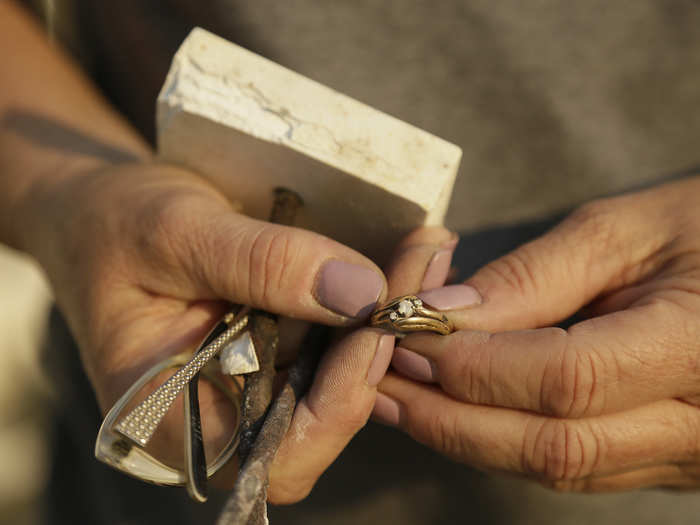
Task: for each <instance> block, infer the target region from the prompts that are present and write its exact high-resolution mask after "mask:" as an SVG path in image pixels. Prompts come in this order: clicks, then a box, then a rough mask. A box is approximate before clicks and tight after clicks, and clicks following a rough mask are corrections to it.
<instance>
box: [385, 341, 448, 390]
mask: <svg viewBox="0 0 700 525" xmlns="http://www.w3.org/2000/svg"><path fill="white" fill-rule="evenodd" d="M391 366H393V367H394V369H395V370H396V371H397V372H398V373H400V374H401V375H404V376H406V377H408V378H409V379H415V380H416V381H422V382H423V383H434V382H435V381H436V376H437V374H436V373H435V367H434V366H433V364H432V363H431V362H430V360H428V358H427V357H424V356H422V355H420V354H417V353H416V352H413V351H412V350H408V349H406V348H402V347H400V346H397V347H396V348H395V349H394V357H393V358H392V359H391Z"/></svg>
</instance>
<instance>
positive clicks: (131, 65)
mask: <svg viewBox="0 0 700 525" xmlns="http://www.w3.org/2000/svg"><path fill="white" fill-rule="evenodd" d="M56 1H57V2H59V3H60V2H61V1H63V2H64V3H65V2H66V1H67V0H56ZM73 2H75V3H76V5H77V6H78V9H77V10H76V11H75V12H77V13H80V14H81V16H82V18H81V23H80V24H72V26H73V27H75V26H76V25H77V26H78V27H80V28H81V29H82V32H83V33H84V34H83V42H84V45H83V53H82V56H91V64H92V66H93V67H94V69H95V70H96V71H97V73H98V74H99V76H100V78H101V79H102V80H103V82H104V83H105V85H106V87H107V89H108V91H109V92H110V93H111V94H112V95H113V96H114V98H115V99H116V100H117V102H118V103H119V104H120V106H121V107H122V108H123V109H124V110H125V111H126V112H127V114H128V115H130V116H131V117H132V118H133V119H134V120H135V121H136V122H137V123H138V124H139V126H140V127H141V128H142V129H144V130H145V132H146V133H147V134H148V135H150V134H151V129H152V119H153V117H152V108H153V105H154V100H155V96H154V95H155V93H156V92H157V89H158V87H159V86H160V84H161V83H162V80H163V78H164V74H165V71H166V70H167V62H168V60H169V56H170V55H171V54H172V52H173V51H174V49H175V48H176V46H177V45H178V44H179V41H180V40H181V38H183V37H184V35H185V34H186V32H187V31H188V30H189V28H190V27H191V26H192V25H194V24H199V25H202V26H203V27H205V28H208V29H211V30H212V31H214V32H216V33H218V34H221V35H222V36H225V37H227V38H229V39H232V40H234V41H236V42H238V43H241V44H242V45H244V46H248V47H250V48H253V49H254V50H256V51H258V52H260V53H262V54H263V55H266V56H268V57H270V58H272V59H274V60H276V61H278V62H280V63H282V64H283V65H285V66H288V67H290V68H292V69H295V70H297V71H299V72H301V73H303V74H305V75H308V76H310V77H311V78H314V79H316V80H319V81H320V82H323V83H325V84H328V85H330V86H332V87H334V88H336V89H338V90H340V91H341V92H345V93H347V94H349V95H351V96H353V97H356V98H358V99H360V100H362V101H364V102H367V103H369V104H371V105H373V106H376V107H378V108H379V109H382V110H384V111H386V112H388V113H390V114H393V115H395V116H398V117H399V118H402V119H404V120H407V121H408V122H411V123H413V124H415V125H417V126H419V127H422V128H425V129H427V130H428V131H431V132H433V133H435V134H437V135H439V136H442V137H444V138H446V139H447V140H450V141H452V142H454V143H456V144H458V145H459V146H461V147H462V149H463V150H464V158H463V162H462V170H461V173H460V176H459V179H458V183H457V187H456V191H455V198H454V202H453V205H452V208H451V210H450V213H449V220H448V222H449V225H450V226H452V227H454V228H456V229H459V230H465V229H470V230H473V229H478V228H481V227H484V226H486V225H489V224H503V223H508V222H511V221H515V220H519V219H523V218H531V217H537V216H541V215H545V214H548V213H549V212H551V211H553V210H558V209H560V208H562V207H568V206H570V205H573V204H576V203H579V202H582V201H584V200H587V199H589V198H591V197H593V196H596V195H600V194H604V193H608V192H610V191H617V190H620V189H622V188H626V187H629V186H631V185H635V184H639V183H640V182H643V181H648V180H653V179H655V178H656V177H658V176H660V175H664V174H668V173H673V172H676V171H678V170H683V169H687V168H689V167H693V166H695V165H697V164H700V161H699V160H698V158H699V157H700V154H699V153H698V151H699V150H700V147H699V140H700V32H699V31H697V30H696V28H697V27H700V6H699V5H698V4H697V3H696V2H693V1H691V0H686V1H678V0H669V1H651V0H625V1H617V2H609V1H605V0H588V1H586V2H571V1H570V0H536V1H535V0H533V1H530V2H519V1H517V0H501V1H498V2H493V1H490V0H471V1H455V0H451V1H444V2H431V1H406V0H344V1H333V2H327V1H323V0H295V1H293V2H279V1H277V0H255V1H254V2H248V1H237V2H228V1H223V0H219V1H211V0H210V1H206V2H194V1H190V0H169V1H168V2H159V3H149V2H140V1H139V0H123V1H122V2H89V1H87V0H85V1H82V2H81V1H76V0H73ZM73 2H70V3H73ZM155 4H169V6H170V9H164V8H162V7H161V8H156V7H155ZM59 20H60V18H59ZM64 25H66V24H64ZM68 26H71V24H68ZM86 49H87V51H88V52H87V53H86V52H85V50H86Z"/></svg>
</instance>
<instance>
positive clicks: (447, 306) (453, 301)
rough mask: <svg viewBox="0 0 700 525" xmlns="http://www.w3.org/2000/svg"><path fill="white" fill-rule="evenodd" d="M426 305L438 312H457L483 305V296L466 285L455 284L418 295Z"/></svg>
mask: <svg viewBox="0 0 700 525" xmlns="http://www.w3.org/2000/svg"><path fill="white" fill-rule="evenodd" d="M418 297H420V298H421V299H423V301H425V303H426V304H428V305H430V306H432V307H433V308H437V309H438V310H456V309H458V308H467V307H469V306H476V305H477V304H481V295H479V292H477V291H476V288H472V287H471V286H467V285H466V284H453V285H450V286H443V287H442V288H435V289H433V290H427V291H425V292H421V293H419V294H418Z"/></svg>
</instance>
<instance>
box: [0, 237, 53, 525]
mask: <svg viewBox="0 0 700 525" xmlns="http://www.w3.org/2000/svg"><path fill="white" fill-rule="evenodd" d="M0 291H2V293H0V334H2V337H0V359H1V360H2V363H3V366H1V367H0V523H8V524H9V523H13V524H18V525H20V524H21V525H24V524H33V523H37V521H38V519H39V514H40V509H39V508H37V505H38V501H39V494H40V493H41V491H42V489H43V488H44V483H45V481H46V477H47V469H48V443H49V436H48V433H49V428H48V427H49V425H48V420H47V415H48V414H47V409H48V406H49V405H50V403H49V401H50V398H51V392H50V388H49V387H48V382H47V381H46V379H45V377H44V376H43V372H42V368H41V366H40V363H39V349H40V348H41V344H42V342H43V338H44V337H45V331H46V323H47V319H48V312H49V307H50V304H51V295H50V291H49V288H48V285H47V283H46V281H45V279H44V276H43V274H42V273H41V271H40V270H39V269H38V268H37V266H36V265H35V264H34V263H33V261H31V260H29V259H28V258H26V257H24V256H22V255H20V254H19V253H17V252H15V251H12V250H10V249H9V248H6V247H4V246H2V245H0Z"/></svg>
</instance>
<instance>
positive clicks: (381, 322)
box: [370, 295, 454, 335]
mask: <svg viewBox="0 0 700 525" xmlns="http://www.w3.org/2000/svg"><path fill="white" fill-rule="evenodd" d="M370 326H373V327H376V328H384V329H387V330H391V331H393V332H398V333H399V334H401V333H406V332H423V331H428V332H435V333H438V334H441V335H447V334H450V333H452V332H453V331H454V326H453V325H452V323H451V322H450V320H449V319H448V318H447V317H446V316H445V315H444V314H442V313H440V312H438V311H436V310H432V309H430V308H429V307H428V306H427V305H426V304H425V303H424V302H423V300H422V299H420V298H419V297H416V296H415V295H402V296H401V297H397V298H395V299H392V300H391V301H389V302H388V303H387V304H385V305H384V306H382V307H381V308H378V309H377V310H375V311H374V313H373V314H372V316H371V317H370Z"/></svg>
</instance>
